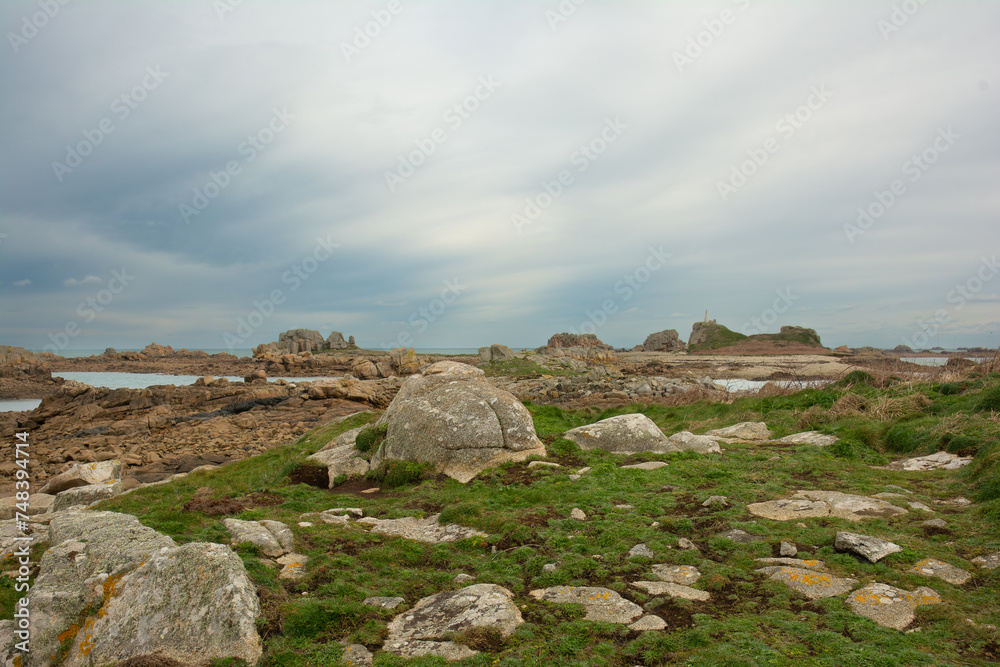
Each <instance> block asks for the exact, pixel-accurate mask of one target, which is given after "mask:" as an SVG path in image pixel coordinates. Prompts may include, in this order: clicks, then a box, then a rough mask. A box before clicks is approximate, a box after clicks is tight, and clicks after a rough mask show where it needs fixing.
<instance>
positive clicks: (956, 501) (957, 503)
mask: <svg viewBox="0 0 1000 667" xmlns="http://www.w3.org/2000/svg"><path fill="white" fill-rule="evenodd" d="M940 503H941V504H942V505H951V506H953V507H968V506H969V505H971V504H972V501H971V500H969V499H968V498H964V497H962V496H956V497H954V498H949V499H948V500H942V501H940Z"/></svg>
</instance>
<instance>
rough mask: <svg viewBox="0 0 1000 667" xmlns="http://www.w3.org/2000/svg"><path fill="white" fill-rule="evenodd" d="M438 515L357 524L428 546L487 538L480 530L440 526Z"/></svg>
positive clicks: (453, 525) (368, 521)
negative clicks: (472, 538) (470, 538)
mask: <svg viewBox="0 0 1000 667" xmlns="http://www.w3.org/2000/svg"><path fill="white" fill-rule="evenodd" d="M440 516H441V515H440V514H434V515H432V516H429V517H427V518H426V519H418V518H416V517H412V516H410V517H404V518H402V519H376V518H374V517H365V518H364V519H359V520H358V523H361V524H365V525H367V526H371V527H372V532H373V533H379V534H381V535H389V536H392V537H403V538H406V539H408V540H416V541H417V542H428V543H430V544H441V543H443V542H457V541H458V540H464V539H466V538H469V537H489V535H487V534H486V533H484V532H482V531H481V530H475V529H474V528H466V527H465V526H459V525H457V524H454V523H449V524H447V525H444V526H442V525H441V524H439V523H438V517H440Z"/></svg>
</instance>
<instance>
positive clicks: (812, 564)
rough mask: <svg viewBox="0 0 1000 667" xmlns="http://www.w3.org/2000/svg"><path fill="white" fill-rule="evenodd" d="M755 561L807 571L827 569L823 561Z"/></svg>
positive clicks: (769, 559) (781, 559) (765, 559)
mask: <svg viewBox="0 0 1000 667" xmlns="http://www.w3.org/2000/svg"><path fill="white" fill-rule="evenodd" d="M754 560H755V561H757V562H758V563H764V564H766V565H787V566H788V567H802V568H806V569H807V570H825V569H826V565H825V564H824V563H823V561H821V560H812V559H809V560H803V559H799V558H755V559H754Z"/></svg>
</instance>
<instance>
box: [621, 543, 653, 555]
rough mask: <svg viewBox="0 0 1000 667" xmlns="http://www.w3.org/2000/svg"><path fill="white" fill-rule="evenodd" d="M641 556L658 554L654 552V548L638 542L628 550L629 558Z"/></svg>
mask: <svg viewBox="0 0 1000 667" xmlns="http://www.w3.org/2000/svg"><path fill="white" fill-rule="evenodd" d="M640 556H641V557H642V558H655V557H656V554H654V553H653V550H652V549H650V548H649V547H647V546H646V545H645V544H637V545H635V546H634V547H632V548H631V549H629V550H628V557H629V558H635V557H640Z"/></svg>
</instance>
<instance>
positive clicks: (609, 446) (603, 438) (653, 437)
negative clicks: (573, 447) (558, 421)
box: [563, 414, 679, 454]
mask: <svg viewBox="0 0 1000 667" xmlns="http://www.w3.org/2000/svg"><path fill="white" fill-rule="evenodd" d="M563 437H564V438H566V439H567V440H572V441H573V442H575V443H576V444H578V445H579V446H580V447H581V448H582V449H603V450H604V451H606V452H612V453H614V454H637V453H639V452H676V451H679V449H678V448H677V447H676V446H674V445H672V444H671V443H670V442H669V441H668V440H667V436H665V435H663V431H661V430H660V427H659V426H657V425H656V424H655V423H653V420H651V419H650V418H649V417H647V416H646V415H641V414H631V415H620V416H618V417H610V418H608V419H602V420H601V421H599V422H595V423H593V424H588V425H586V426H578V427H577V428H574V429H570V430H569V431H566V433H564V434H563Z"/></svg>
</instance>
